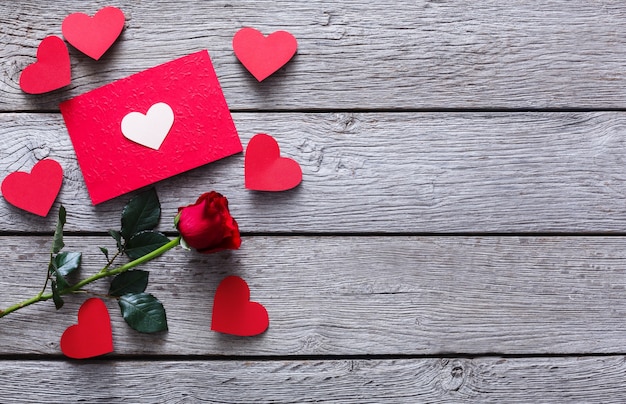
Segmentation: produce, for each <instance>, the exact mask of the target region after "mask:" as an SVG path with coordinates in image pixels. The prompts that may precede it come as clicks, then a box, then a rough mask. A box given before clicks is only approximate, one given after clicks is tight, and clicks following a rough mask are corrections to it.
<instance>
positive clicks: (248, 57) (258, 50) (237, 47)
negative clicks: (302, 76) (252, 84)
mask: <svg viewBox="0 0 626 404" xmlns="http://www.w3.org/2000/svg"><path fill="white" fill-rule="evenodd" d="M297 49H298V41H297V40H296V38H295V37H294V36H293V35H291V34H290V33H289V32H287V31H276V32H274V33H272V34H270V35H268V36H267V37H266V36H264V35H263V34H262V33H261V32H259V31H257V30H256V29H254V28H242V29H240V30H239V31H237V33H236V34H235V36H234V37H233V51H234V52H235V56H237V59H239V61H240V62H241V64H242V65H244V66H245V68H246V69H248V71H249V72H250V73H252V75H253V76H254V77H255V78H256V79H257V80H258V81H263V80H265V79H266V78H267V77H269V76H270V75H272V74H273V73H274V72H275V71H276V70H278V69H280V68H281V67H283V66H284V65H285V64H286V63H287V62H289V60H290V59H291V58H292V57H293V55H295V53H296V50H297Z"/></svg>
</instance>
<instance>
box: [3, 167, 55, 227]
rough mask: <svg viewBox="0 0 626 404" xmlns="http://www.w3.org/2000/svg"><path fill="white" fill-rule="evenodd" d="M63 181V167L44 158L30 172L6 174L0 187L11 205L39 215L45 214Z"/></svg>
mask: <svg viewBox="0 0 626 404" xmlns="http://www.w3.org/2000/svg"><path fill="white" fill-rule="evenodd" d="M62 183H63V168H62V167H61V165H60V164H59V163H57V162H56V161H55V160H52V159H44V160H41V161H39V162H37V164H35V166H34V167H33V169H32V170H31V172H30V173H26V172H23V171H16V172H14V173H11V174H9V175H7V177H6V178H5V179H4V180H3V181H2V185H1V186H0V189H1V190H2V195H3V196H4V199H5V200H6V201H7V202H9V203H10V204H11V205H13V206H16V207H18V208H20V209H24V210H25V211H27V212H30V213H34V214H36V215H39V216H44V217H45V216H47V215H48V212H49V211H50V208H51V207H52V204H53V203H54V200H55V199H56V197H57V195H58V194H59V191H60V190H61V184H62Z"/></svg>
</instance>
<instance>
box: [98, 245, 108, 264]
mask: <svg viewBox="0 0 626 404" xmlns="http://www.w3.org/2000/svg"><path fill="white" fill-rule="evenodd" d="M99 248H100V251H101V252H102V254H104V257H105V258H106V259H107V261H108V260H109V250H108V248H105V247H99Z"/></svg>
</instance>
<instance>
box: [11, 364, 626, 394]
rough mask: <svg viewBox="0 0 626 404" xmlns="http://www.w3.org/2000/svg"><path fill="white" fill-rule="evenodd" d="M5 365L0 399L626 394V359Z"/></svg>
mask: <svg viewBox="0 0 626 404" xmlns="http://www.w3.org/2000/svg"><path fill="white" fill-rule="evenodd" d="M0 365H1V366H2V374H3V383H1V384H0V396H2V397H4V398H6V397H12V398H13V400H12V402H14V403H31V402H39V403H57V402H60V401H62V402H70V401H71V402H74V401H85V402H90V403H127V402H133V403H143V402H145V403H154V402H160V403H165V402H168V403H169V402H176V403H179V402H184V403H187V402H190V403H191V402H209V403H230V402H237V403H294V402H298V403H305V402H306V403H308V402H316V403H319V402H331V403H336V402H342V403H358V404H363V403H381V402H389V403H416V402H429V403H440V402H455V403H463V402H481V403H502V402H533V403H548V402H602V403H622V402H623V398H624V395H626V387H625V386H626V383H625V382H626V378H625V376H624V374H625V373H626V368H625V366H624V357H622V356H608V357H582V358H577V357H573V358H524V359H510V358H509V359H503V358H477V359H454V358H450V359H447V358H446V359H405V360H383V361H381V360H331V361H323V360H306V361H297V360H290V361H285V360H278V361H246V362H233V361H222V360H218V361H205V360H195V361H180V360H176V361H168V362H161V363H158V366H155V363H154V362H144V361H123V362H119V361H106V360H105V361H92V362H87V363H75V362H66V361H45V362H40V361H27V362H20V361H0ZM59 385H62V386H63V387H64V388H63V389H59V388H58V386H59Z"/></svg>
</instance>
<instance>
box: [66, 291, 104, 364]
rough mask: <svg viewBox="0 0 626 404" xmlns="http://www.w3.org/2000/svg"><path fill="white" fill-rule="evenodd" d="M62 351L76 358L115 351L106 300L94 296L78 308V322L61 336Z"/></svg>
mask: <svg viewBox="0 0 626 404" xmlns="http://www.w3.org/2000/svg"><path fill="white" fill-rule="evenodd" d="M61 351H62V352H63V354H64V355H65V356H68V357H70V358H74V359H85V358H93V357H94V356H99V355H104V354H106V353H109V352H113V333H112V331H111V318H110V317H109V310H108V309H107V306H106V305H105V304H104V302H103V301H102V300H100V299H97V298H95V297H92V298H91V299H87V300H86V301H85V303H83V304H82V306H80V309H79V310H78V324H74V325H72V326H70V327H68V328H67V329H66V330H65V332H64V333H63V335H62V336H61Z"/></svg>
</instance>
